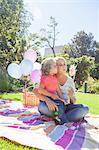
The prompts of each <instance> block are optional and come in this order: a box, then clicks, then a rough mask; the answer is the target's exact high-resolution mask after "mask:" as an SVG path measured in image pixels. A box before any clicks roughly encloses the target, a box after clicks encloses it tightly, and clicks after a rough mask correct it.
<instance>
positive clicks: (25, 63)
mask: <svg viewBox="0 0 99 150" xmlns="http://www.w3.org/2000/svg"><path fill="white" fill-rule="evenodd" d="M20 68H21V72H22V74H23V75H24V76H27V75H29V74H30V73H31V72H32V70H33V63H32V62H31V61H30V60H28V59H24V60H22V62H21V64H20Z"/></svg>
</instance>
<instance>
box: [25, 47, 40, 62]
mask: <svg viewBox="0 0 99 150" xmlns="http://www.w3.org/2000/svg"><path fill="white" fill-rule="evenodd" d="M24 59H28V60H31V61H32V62H33V63H34V62H35V61H36V59H37V54H36V52H35V51H33V50H32V49H29V50H27V51H26V52H25V53H24Z"/></svg>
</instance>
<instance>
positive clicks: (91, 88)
mask: <svg viewBox="0 0 99 150" xmlns="http://www.w3.org/2000/svg"><path fill="white" fill-rule="evenodd" d="M87 84H88V92H89V93H98V94H99V80H96V79H93V78H92V77H89V78H88V80H87Z"/></svg>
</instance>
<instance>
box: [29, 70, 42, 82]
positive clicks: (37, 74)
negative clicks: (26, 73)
mask: <svg viewBox="0 0 99 150" xmlns="http://www.w3.org/2000/svg"><path fill="white" fill-rule="evenodd" d="M30 79H31V81H32V82H33V83H40V80H41V71H40V70H33V71H32V73H31V75H30Z"/></svg>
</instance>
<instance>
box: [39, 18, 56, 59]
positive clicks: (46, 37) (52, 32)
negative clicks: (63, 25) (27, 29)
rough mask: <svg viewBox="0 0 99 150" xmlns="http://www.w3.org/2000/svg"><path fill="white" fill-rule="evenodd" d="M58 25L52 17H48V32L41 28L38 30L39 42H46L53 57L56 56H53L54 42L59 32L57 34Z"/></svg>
mask: <svg viewBox="0 0 99 150" xmlns="http://www.w3.org/2000/svg"><path fill="white" fill-rule="evenodd" d="M57 25H58V23H57V22H56V20H55V18H53V17H52V16H51V17H50V23H49V24H48V30H46V29H44V28H42V29H41V30H40V34H41V35H40V36H41V40H42V41H45V42H47V45H48V46H49V47H50V48H51V49H52V52H53V55H54V57H55V56H56V54H55V49H54V48H55V42H56V37H57V35H58V33H59V32H57V30H56V28H57Z"/></svg>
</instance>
